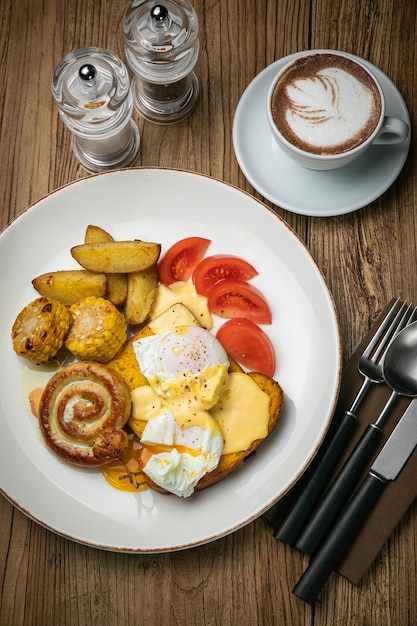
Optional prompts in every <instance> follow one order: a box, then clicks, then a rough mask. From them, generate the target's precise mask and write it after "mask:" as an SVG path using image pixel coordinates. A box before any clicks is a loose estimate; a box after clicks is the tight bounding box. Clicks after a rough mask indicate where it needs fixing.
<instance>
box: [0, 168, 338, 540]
mask: <svg viewBox="0 0 417 626" xmlns="http://www.w3.org/2000/svg"><path fill="white" fill-rule="evenodd" d="M88 224H97V225H100V226H102V227H103V228H106V229H108V230H109V231H110V232H111V233H112V234H113V235H114V237H115V238H120V239H123V238H130V239H133V238H149V239H150V240H156V241H160V242H161V243H162V244H163V249H164V250H166V249H167V247H168V246H169V245H171V244H172V243H174V242H175V241H177V240H178V239H181V238H183V237H187V236H192V235H200V236H204V237H208V238H210V239H211V240H212V244H211V247H210V248H209V250H208V252H210V253H213V254H214V253H220V252H222V253H230V254H237V255H241V256H243V257H244V258H245V259H247V260H248V261H249V262H250V263H252V264H254V265H255V266H256V268H257V269H258V271H259V276H257V277H256V278H255V279H254V280H253V283H254V284H255V285H257V286H258V288H259V289H261V291H263V292H264V294H265V295H266V297H267V299H268V301H269V303H270V306H271V309H272V314H273V324H272V326H270V327H269V326H268V327H266V326H265V327H264V328H265V330H266V332H267V333H268V334H269V335H270V337H271V339H272V341H273V344H274V347H275V350H276V356H277V370H276V378H277V380H279V381H280V383H281V385H282V387H283V389H284V392H285V397H286V402H285V408H284V411H283V415H282V418H281V421H280V423H279V426H277V429H276V431H275V432H274V434H273V435H272V436H271V437H270V439H269V440H268V441H267V442H265V443H264V444H263V445H262V446H261V448H260V450H259V452H258V454H256V455H255V457H254V458H253V459H251V460H250V461H248V462H247V463H246V464H245V465H244V467H242V468H241V469H240V470H239V471H236V472H235V474H234V475H232V476H230V477H229V478H227V479H225V480H224V481H222V482H221V483H219V484H218V485H216V486H213V487H211V488H210V489H207V490H205V491H202V492H200V493H197V494H195V495H193V496H192V497H191V498H189V499H186V500H184V499H180V498H177V497H175V496H163V495H160V494H158V493H155V492H153V491H151V490H148V491H145V492H143V493H139V494H131V493H126V492H120V491H117V490H115V489H113V488H112V487H110V486H109V485H108V484H107V483H106V482H105V480H104V479H103V477H102V475H101V474H100V472H99V471H98V470H84V469H76V468H74V467H71V466H69V465H67V464H65V463H64V462H61V461H60V460H58V459H57V458H56V457H55V456H54V455H53V454H52V453H51V452H50V451H49V450H48V449H47V448H46V447H45V445H44V444H43V442H42V441H41V439H40V436H39V433H38V429H37V426H36V424H35V421H34V420H33V419H32V418H31V417H30V416H29V415H28V413H27V412H26V411H25V410H24V408H22V402H23V400H24V398H22V392H21V381H20V377H21V372H22V370H23V364H22V362H21V361H20V360H19V359H18V358H17V357H16V355H15V354H14V352H13V349H12V345H11V340H10V330H11V326H12V324H13V321H14V319H15V317H16V315H17V313H18V312H19V311H20V310H21V309H22V308H23V306H25V305H26V304H27V303H28V302H29V301H30V300H32V299H34V298H35V297H36V296H37V294H36V292H35V291H34V290H33V288H32V286H31V279H32V278H33V277H34V276H35V275H37V274H40V273H43V272H48V271H52V270H58V269H66V268H71V267H76V265H75V263H74V261H73V260H72V258H71V256H70V252H69V250H70V247H71V246H72V245H75V244H77V243H80V242H82V240H83V235H84V231H85V228H86V226H87V225H88ZM0 267H3V268H6V267H7V271H3V272H2V274H1V278H0V285H1V290H2V293H3V294H7V297H6V296H5V297H4V298H3V303H2V307H1V311H0V320H1V328H2V330H3V332H2V337H1V343H0V350H1V352H0V354H1V362H2V364H3V367H2V370H3V375H2V377H1V382H0V491H1V492H2V493H3V494H4V495H5V496H6V497H7V498H9V500H10V501H11V502H13V504H15V505H16V506H17V507H18V508H19V509H21V510H22V511H24V512H25V513H26V514H27V515H29V516H30V517H31V518H33V519H34V520H36V521H37V522H39V523H40V524H42V525H44V526H46V527H48V528H50V529H52V530H54V531H55V532H57V533H59V534H61V535H64V536H66V537H70V538H71V539H74V540H76V541H79V542H82V543H86V544H89V545H93V546H97V547H100V548H105V549H111V550H120V551H136V552H159V551H172V550H178V549H183V548H187V547H191V546H196V545H199V544H202V543H205V542H208V541H211V540H213V539H216V538H219V537H222V536H224V535H227V534H228V533H231V532H233V531H234V530H236V529H238V528H241V527H242V526H244V525H245V524H247V523H248V522H251V521H252V520H254V519H256V518H257V517H258V516H260V515H261V514H263V513H264V512H266V510H267V509H268V508H270V507H271V506H272V505H273V504H274V503H275V502H276V501H277V500H278V499H279V498H281V497H282V495H283V494H284V493H285V492H286V491H287V490H288V489H289V488H290V487H291V485H292V484H293V483H294V481H296V480H297V478H298V477H299V476H300V474H301V473H302V472H303V470H304V469H305V468H306V466H307V465H308V463H309V462H310V461H311V459H312V457H313V456H314V454H315V452H316V450H317V448H318V446H319V445H320V443H321V441H322V439H323V437H324V435H325V433H326V430H327V428H328V425H329V421H330V419H331V416H332V413H333V409H334V405H335V401H336V397H337V394H338V389H339V382H340V367H341V355H340V343H339V329H338V324H337V319H336V315H335V310H334V306H333V302H332V299H331V297H330V295H329V292H328V290H327V287H326V284H325V283H324V280H323V278H322V276H321V274H320V272H319V271H318V269H317V266H316V265H315V263H314V261H313V260H312V258H311V256H310V254H309V253H308V251H307V249H306V248H305V247H304V245H303V244H302V243H301V241H300V240H299V239H298V238H297V236H296V235H295V234H294V232H293V231H292V230H291V229H290V228H289V226H288V225H287V224H286V223H285V222H284V221H282V220H281V219H280V218H278V217H277V216H276V215H275V214H274V213H273V212H272V211H271V210H269V209H268V208H267V207H266V206H265V205H263V204H261V203H260V202H258V201H257V200H255V199H254V198H252V197H251V196H249V195H247V194H245V193H243V192H242V191H240V190H238V189H236V188H235V187H232V186H229V185H226V184H224V183H221V182H219V181H216V180H213V179H211V178H206V177H204V176H200V175H197V174H191V173H188V172H181V171H175V170H162V169H132V170H121V171H118V172H112V173H107V174H101V175H97V176H93V177H90V178H86V179H83V180H81V181H78V182H76V183H73V184H70V185H69V186H67V187H64V188H62V189H60V190H58V191H57V192H55V193H52V194H51V195H49V196H48V197H46V198H44V199H42V200H41V201H39V202H38V203H36V204H35V205H33V206H32V207H31V208H30V210H28V211H26V212H25V213H24V214H22V215H21V216H20V217H18V218H17V219H16V220H15V221H14V222H13V223H12V224H11V225H10V226H9V227H8V228H7V229H6V230H5V231H4V232H3V233H2V234H1V235H0Z"/></svg>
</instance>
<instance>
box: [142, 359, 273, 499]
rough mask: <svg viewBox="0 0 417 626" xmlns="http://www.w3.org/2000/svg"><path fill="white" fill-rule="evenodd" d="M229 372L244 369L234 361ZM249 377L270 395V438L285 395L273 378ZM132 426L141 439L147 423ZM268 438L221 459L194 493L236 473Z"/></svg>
mask: <svg viewBox="0 0 417 626" xmlns="http://www.w3.org/2000/svg"><path fill="white" fill-rule="evenodd" d="M229 371H234V372H238V371H242V369H241V368H240V367H239V365H238V364H237V363H236V362H235V361H232V362H231V366H230V369H229ZM249 376H250V377H251V378H253V380H254V381H255V382H256V384H257V385H258V386H259V387H260V388H261V389H262V391H264V392H265V393H267V394H268V395H269V399H270V404H269V422H268V435H267V437H269V435H270V434H271V433H272V431H273V430H274V428H275V426H276V425H277V423H278V421H279V418H280V415H281V411H282V407H283V403H284V394H283V391H282V389H281V387H280V385H279V384H278V383H277V382H276V381H275V380H273V379H272V378H269V376H266V375H265V374H261V373H260V372H250V373H249ZM132 424H133V425H134V431H135V433H136V434H137V436H138V437H139V438H140V437H141V435H142V432H143V430H144V428H145V426H146V424H147V422H146V421H138V420H134V422H132ZM267 437H265V438H264V439H256V440H255V441H253V442H252V443H251V445H250V446H249V448H247V449H246V450H242V451H240V452H234V453H231V454H225V455H222V456H221V457H220V461H219V464H218V466H217V467H216V469H215V470H213V471H212V472H209V473H208V474H205V476H203V478H202V479H201V480H200V481H199V482H198V483H197V485H196V487H195V489H194V491H199V490H201V489H205V488H207V487H211V486H212V485H215V484H216V483H218V482H220V481H221V480H223V479H224V478H225V477H226V476H228V475H229V474H231V473H232V472H234V471H235V470H236V469H238V467H240V466H241V464H242V463H243V462H244V461H245V460H246V459H248V457H250V456H251V455H252V454H253V453H254V452H255V450H256V449H257V448H258V447H259V445H260V444H261V443H262V442H263V441H265V439H267ZM139 466H141V459H140V456H139ZM141 469H143V468H141ZM144 480H145V481H146V482H147V484H148V485H149V487H151V488H152V489H155V491H159V493H163V494H169V492H168V491H166V490H165V489H163V488H162V487H160V486H159V485H157V484H156V483H154V482H153V480H152V479H151V478H149V477H148V476H146V474H144Z"/></svg>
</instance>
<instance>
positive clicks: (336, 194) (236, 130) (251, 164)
mask: <svg viewBox="0 0 417 626" xmlns="http://www.w3.org/2000/svg"><path fill="white" fill-rule="evenodd" d="M311 52H315V51H314V50H311ZM298 56H300V53H295V54H291V55H289V56H287V57H284V58H282V59H279V60H278V61H276V62H275V63H272V65H269V66H268V67H266V68H265V69H264V70H263V71H262V72H261V73H260V74H258V75H257V76H256V77H255V78H254V80H253V81H252V82H251V83H250V85H249V86H248V87H247V89H246V90H245V92H244V93H243V95H242V97H241V99H240V101H239V104H238V106H237V108H236V113H235V117H234V121H233V145H234V150H235V154H236V158H237V161H238V163H239V166H240V168H241V170H242V172H243V174H244V175H245V177H246V178H247V180H248V181H249V182H250V184H251V185H252V186H253V187H254V188H255V189H256V190H257V191H258V192H259V193H260V194H262V195H263V197H264V198H266V199H267V200H270V201H271V202H273V203H274V204H276V205H277V206H280V207H282V208H283V209H287V210H288V211H292V212H293V213H299V214H301V215H312V216H317V217H329V216H331V215H342V214H344V213H350V212H351V211H356V210H357V209H360V208H362V207H364V206H366V205H367V204H370V203H371V202H373V201H374V200H376V199H377V198H379V196H381V195H382V194H383V193H384V192H385V191H386V190H387V189H388V188H389V187H390V186H391V185H392V183H393V182H394V181H395V180H396V178H397V177H398V175H399V173H400V172H401V170H402V168H403V166H404V163H405V161H406V158H407V155H408V151H409V149H410V142H411V135H410V134H409V136H408V138H407V140H406V141H405V142H403V143H402V144H398V145H395V146H371V147H370V148H369V150H368V151H367V152H366V154H365V155H364V156H362V157H359V158H358V159H357V160H356V161H354V162H353V163H351V164H349V165H347V166H346V167H341V168H339V169H336V170H332V171H329V172H319V171H315V170H310V169H307V168H305V167H302V166H301V165H298V164H297V163H295V162H294V161H292V160H291V159H290V158H289V157H288V156H287V155H285V154H284V153H283V152H282V150H281V149H280V148H279V147H278V145H277V144H276V143H275V141H274V140H273V138H272V136H271V133H270V131H269V127H268V118H267V114H266V101H267V96H268V90H269V87H270V85H271V82H272V80H273V79H274V77H275V76H276V74H277V72H278V71H279V70H280V69H281V68H282V67H283V66H284V65H285V64H286V63H287V62H288V61H291V60H293V59H295V58H297V57H298ZM349 56H351V57H352V58H354V59H358V60H360V61H362V63H364V64H365V65H366V66H367V67H368V68H369V69H370V70H371V71H372V72H374V74H375V75H376V77H377V78H378V79H379V81H380V83H381V86H382V89H383V91H384V95H385V100H386V114H387V115H390V116H393V117H398V118H400V119H402V120H404V121H405V122H407V123H408V125H409V126H410V128H411V125H410V116H409V114H408V110H407V106H406V104H405V102H404V100H403V98H402V96H401V94H400V92H399V91H398V89H397V88H396V86H395V85H394V84H393V82H392V81H391V80H390V79H389V78H388V77H387V76H386V75H385V74H384V73H383V72H381V70H380V69H378V68H377V67H375V66H374V65H372V64H371V63H369V62H368V61H365V60H364V59H359V57H356V56H355V55H349Z"/></svg>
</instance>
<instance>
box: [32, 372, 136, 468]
mask: <svg viewBox="0 0 417 626" xmlns="http://www.w3.org/2000/svg"><path fill="white" fill-rule="evenodd" d="M130 408H131V400H130V392H129V389H128V388H127V386H126V384H125V382H124V381H123V379H122V378H121V376H119V375H118V374H117V373H116V372H113V371H112V370H110V369H109V368H107V367H105V366H104V365H100V364H99V363H95V362H89V361H83V362H77V363H73V364H72V365H68V366H66V367H62V368H61V369H60V370H59V371H58V372H57V373H56V374H55V375H54V376H53V377H52V378H51V380H50V381H49V382H48V383H47V385H46V387H45V389H44V391H43V394H42V397H41V401H40V406H39V426H40V430H41V432H42V435H43V437H44V439H45V442H46V444H47V445H48V446H49V447H50V448H51V449H52V450H53V451H54V452H55V453H56V454H57V455H58V456H60V457H61V458H63V459H64V460H65V461H67V462H68V463H72V464H74V465H81V466H87V467H99V466H100V465H105V464H106V463H109V462H110V461H112V460H114V459H117V458H119V457H120V456H121V454H122V453H123V452H124V451H125V449H126V447H127V443H128V438H127V434H126V432H125V431H124V430H123V426H124V425H125V424H126V422H127V420H128V418H129V415H130Z"/></svg>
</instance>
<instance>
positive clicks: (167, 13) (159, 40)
mask: <svg viewBox="0 0 417 626" xmlns="http://www.w3.org/2000/svg"><path fill="white" fill-rule="evenodd" d="M122 29H123V36H124V40H125V55H126V59H127V63H128V65H129V67H130V69H131V70H132V72H133V74H134V78H133V80H132V92H133V99H134V103H135V107H136V108H137V110H138V111H139V112H140V113H141V115H143V117H145V118H146V119H148V120H150V121H152V122H156V123H160V124H172V123H175V122H178V121H181V120H183V119H185V118H186V117H188V116H189V115H190V114H191V113H192V112H193V110H194V108H195V106H196V103H197V100H198V95H199V82H198V78H197V75H196V73H195V72H194V67H195V65H196V63H197V60H198V54H199V40H198V18H197V14H196V13H195V11H194V8H193V7H192V6H191V4H190V3H189V2H188V0H162V1H160V2H157V1H156V0H134V1H133V2H132V4H131V5H130V7H129V8H128V9H127V10H126V12H125V15H124V17H123V21H122Z"/></svg>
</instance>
